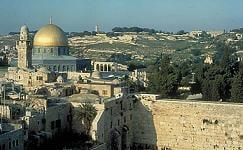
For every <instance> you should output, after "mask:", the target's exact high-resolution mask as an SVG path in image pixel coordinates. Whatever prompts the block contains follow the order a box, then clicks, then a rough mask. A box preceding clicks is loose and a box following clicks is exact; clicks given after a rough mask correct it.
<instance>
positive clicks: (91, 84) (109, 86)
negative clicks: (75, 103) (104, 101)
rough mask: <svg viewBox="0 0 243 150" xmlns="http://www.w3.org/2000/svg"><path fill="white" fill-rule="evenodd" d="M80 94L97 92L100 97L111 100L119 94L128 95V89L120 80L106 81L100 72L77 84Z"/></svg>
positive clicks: (95, 72)
mask: <svg viewBox="0 0 243 150" xmlns="http://www.w3.org/2000/svg"><path fill="white" fill-rule="evenodd" d="M75 86H76V90H77V92H78V93H83V92H85V91H96V92H97V93H98V94H99V96H101V97H106V98H110V97H112V96H114V95H116V94H119V93H124V94H125V93H128V89H127V87H126V86H125V85H124V83H123V82H121V81H120V80H118V79H104V78H102V75H101V73H100V72H99V71H94V72H93V73H92V74H91V77H89V78H85V79H84V81H83V82H77V83H76V84H75Z"/></svg>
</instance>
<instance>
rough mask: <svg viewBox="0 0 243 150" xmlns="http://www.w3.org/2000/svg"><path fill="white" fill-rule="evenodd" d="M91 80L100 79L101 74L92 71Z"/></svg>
mask: <svg viewBox="0 0 243 150" xmlns="http://www.w3.org/2000/svg"><path fill="white" fill-rule="evenodd" d="M91 77H92V78H94V79H101V78H102V76H101V73H100V72H99V71H94V72H93V73H92V75H91Z"/></svg>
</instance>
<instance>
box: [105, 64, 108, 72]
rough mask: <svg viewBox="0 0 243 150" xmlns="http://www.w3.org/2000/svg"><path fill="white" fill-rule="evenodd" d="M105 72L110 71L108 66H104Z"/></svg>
mask: <svg viewBox="0 0 243 150" xmlns="http://www.w3.org/2000/svg"><path fill="white" fill-rule="evenodd" d="M104 71H105V72H107V71H108V68H107V64H105V65H104Z"/></svg>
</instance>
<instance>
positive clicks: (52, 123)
mask: <svg viewBox="0 0 243 150" xmlns="http://www.w3.org/2000/svg"><path fill="white" fill-rule="evenodd" d="M54 128H55V122H54V121H52V122H51V129H52V130H53V129H54Z"/></svg>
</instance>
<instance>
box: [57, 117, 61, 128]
mask: <svg viewBox="0 0 243 150" xmlns="http://www.w3.org/2000/svg"><path fill="white" fill-rule="evenodd" d="M56 128H61V120H60V119H58V120H56Z"/></svg>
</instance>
